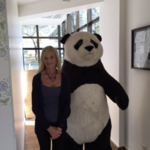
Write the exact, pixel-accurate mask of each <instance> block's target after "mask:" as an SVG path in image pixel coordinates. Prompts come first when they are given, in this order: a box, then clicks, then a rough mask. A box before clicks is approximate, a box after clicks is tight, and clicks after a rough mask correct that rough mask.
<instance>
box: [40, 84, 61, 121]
mask: <svg viewBox="0 0 150 150" xmlns="http://www.w3.org/2000/svg"><path fill="white" fill-rule="evenodd" d="M60 89H61V86H59V87H47V86H45V85H42V95H43V103H44V115H45V118H46V119H47V120H48V121H49V122H51V123H54V122H57V117H58V104H59V95H60Z"/></svg>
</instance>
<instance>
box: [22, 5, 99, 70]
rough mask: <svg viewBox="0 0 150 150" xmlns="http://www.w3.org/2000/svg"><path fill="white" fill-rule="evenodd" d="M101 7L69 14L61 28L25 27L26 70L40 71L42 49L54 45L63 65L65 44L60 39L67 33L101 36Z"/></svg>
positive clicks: (24, 53)
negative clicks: (85, 33)
mask: <svg viewBox="0 0 150 150" xmlns="http://www.w3.org/2000/svg"><path fill="white" fill-rule="evenodd" d="M99 15H100V11H99V7H96V8H92V9H88V10H80V11H76V12H72V13H70V14H67V19H66V20H64V21H63V22H62V24H61V25H59V26H53V25H39V26H38V25H36V26H35V25H23V26H22V33H23V60H24V70H35V69H38V66H39V61H40V60H39V59H40V55H41V52H42V49H43V48H44V47H45V46H48V45H52V46H54V47H55V48H56V49H57V50H58V54H59V57H60V60H61V64H63V61H64V48H63V44H61V43H60V42H59V40H60V38H61V37H62V36H64V35H65V34H67V33H74V32H81V31H85V32H91V33H97V34H99V30H100V28H99Z"/></svg>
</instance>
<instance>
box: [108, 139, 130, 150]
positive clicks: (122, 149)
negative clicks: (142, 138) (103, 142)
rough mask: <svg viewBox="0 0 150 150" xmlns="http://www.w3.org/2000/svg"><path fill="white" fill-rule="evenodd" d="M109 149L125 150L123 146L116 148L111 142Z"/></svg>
mask: <svg viewBox="0 0 150 150" xmlns="http://www.w3.org/2000/svg"><path fill="white" fill-rule="evenodd" d="M111 147H112V150H127V149H126V147H124V146H121V147H118V146H117V145H116V144H115V143H114V142H113V141H111Z"/></svg>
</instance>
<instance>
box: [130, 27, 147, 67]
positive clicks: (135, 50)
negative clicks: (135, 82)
mask: <svg viewBox="0 0 150 150" xmlns="http://www.w3.org/2000/svg"><path fill="white" fill-rule="evenodd" d="M131 36H132V42H131V43H132V54H131V56H132V60H131V68H134V69H144V70H150V25H148V26H144V27H141V28H136V29H133V30H132V31H131Z"/></svg>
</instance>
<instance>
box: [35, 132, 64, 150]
mask: <svg viewBox="0 0 150 150" xmlns="http://www.w3.org/2000/svg"><path fill="white" fill-rule="evenodd" d="M65 134H66V133H63V134H62V135H61V136H60V137H59V138H57V139H55V140H52V150H64V143H65V142H64V141H65ZM37 138H38V142H39V145H40V150H50V147H51V140H50V137H49V136H47V135H45V137H43V138H40V137H37Z"/></svg>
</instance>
